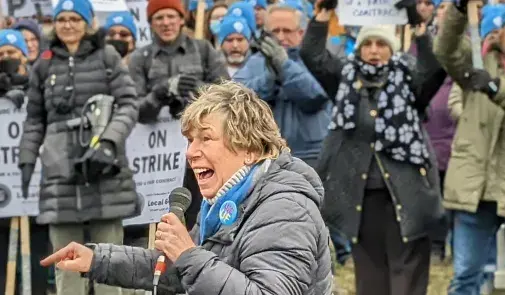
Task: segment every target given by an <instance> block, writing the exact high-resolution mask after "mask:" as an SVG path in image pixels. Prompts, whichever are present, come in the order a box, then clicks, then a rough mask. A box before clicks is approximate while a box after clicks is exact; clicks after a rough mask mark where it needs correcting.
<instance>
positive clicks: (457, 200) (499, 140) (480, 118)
mask: <svg viewBox="0 0 505 295" xmlns="http://www.w3.org/2000/svg"><path fill="white" fill-rule="evenodd" d="M466 22H467V17H466V15H464V14H462V13H461V12H459V11H458V10H457V9H456V8H455V7H453V6H451V7H449V9H448V11H447V15H446V19H445V23H444V25H443V26H442V30H441V31H440V32H439V34H438V36H437V38H436V40H435V45H434V51H435V55H436V56H437V58H438V59H439V61H440V63H441V64H442V65H443V67H444V68H445V69H446V70H447V73H448V74H449V75H450V76H451V77H452V79H453V80H454V81H455V82H456V83H457V84H458V85H459V86H460V87H461V88H462V89H463V96H462V112H461V115H460V117H459V120H458V128H457V131H456V135H455V137H454V142H453V150H452V156H451V159H450V161H449V167H448V170H447V175H446V179H445V188H444V205H445V206H446V208H448V209H455V210H464V211H469V212H476V210H477V207H478V204H479V202H480V201H481V200H489V201H497V203H498V209H497V210H498V212H497V213H498V214H499V215H500V216H505V129H503V128H502V127H503V124H504V122H503V119H504V115H505V112H504V108H505V77H504V76H503V74H502V69H501V68H499V67H500V63H499V55H498V53H497V52H495V51H491V52H490V53H488V54H487V55H486V56H485V57H484V66H485V68H486V70H487V71H488V72H489V73H490V74H491V76H492V77H497V76H498V75H500V78H501V81H500V85H501V87H500V90H499V92H498V94H497V96H496V97H495V101H496V103H495V102H492V101H491V100H490V99H489V98H488V97H487V95H485V94H484V93H481V92H471V91H468V90H465V86H466V85H465V78H464V74H465V73H466V72H468V71H470V70H471V69H472V58H471V43H470V40H469V39H468V38H465V37H464V35H465V29H466Z"/></svg>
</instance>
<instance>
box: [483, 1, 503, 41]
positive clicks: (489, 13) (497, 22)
mask: <svg viewBox="0 0 505 295" xmlns="http://www.w3.org/2000/svg"><path fill="white" fill-rule="evenodd" d="M503 25H505V6H503V5H486V6H485V7H484V8H483V9H482V20H481V23H480V37H481V38H482V39H484V38H486V37H487V35H489V33H491V32H492V31H494V30H499V29H501V28H502V27H503Z"/></svg>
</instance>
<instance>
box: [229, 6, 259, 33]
mask: <svg viewBox="0 0 505 295" xmlns="http://www.w3.org/2000/svg"><path fill="white" fill-rule="evenodd" d="M226 15H233V16H236V17H243V18H244V19H245V20H246V22H247V24H248V25H249V28H250V29H251V30H256V17H255V16H254V7H253V6H252V4H251V3H247V2H244V1H237V2H235V3H233V4H232V5H230V7H228V12H227V13H226Z"/></svg>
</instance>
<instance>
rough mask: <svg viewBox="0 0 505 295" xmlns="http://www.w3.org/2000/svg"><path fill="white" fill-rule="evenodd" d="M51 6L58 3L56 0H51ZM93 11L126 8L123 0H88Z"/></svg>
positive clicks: (111, 10)
mask: <svg viewBox="0 0 505 295" xmlns="http://www.w3.org/2000/svg"><path fill="white" fill-rule="evenodd" d="M51 1H52V4H53V7H56V5H58V0H51ZM90 2H91V5H92V6H93V10H94V11H101V12H113V11H125V10H128V7H127V6H126V3H125V2H124V0H90Z"/></svg>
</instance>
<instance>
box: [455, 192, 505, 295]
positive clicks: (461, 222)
mask: <svg viewBox="0 0 505 295" xmlns="http://www.w3.org/2000/svg"><path fill="white" fill-rule="evenodd" d="M503 221H504V219H503V218H502V217H499V216H498V215H497V214H496V203H495V202H481V203H480V204H479V207H478V209H477V212H476V213H470V212H465V211H454V228H453V243H454V244H453V259H454V277H453V279H452V281H451V284H450V285H449V290H448V295H479V294H480V286H481V284H482V283H483V280H484V279H485V278H484V267H485V266H486V265H487V264H489V262H490V261H493V260H494V261H495V260H496V243H495V239H496V232H497V230H498V228H499V227H500V225H501V224H502V223H503ZM493 248H494V249H493Z"/></svg>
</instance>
